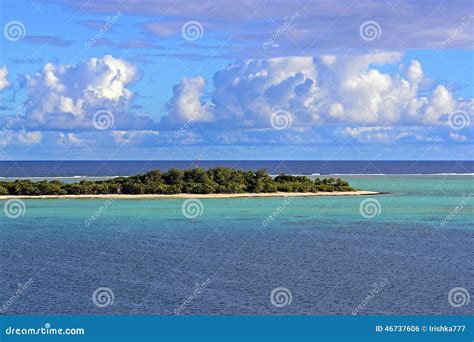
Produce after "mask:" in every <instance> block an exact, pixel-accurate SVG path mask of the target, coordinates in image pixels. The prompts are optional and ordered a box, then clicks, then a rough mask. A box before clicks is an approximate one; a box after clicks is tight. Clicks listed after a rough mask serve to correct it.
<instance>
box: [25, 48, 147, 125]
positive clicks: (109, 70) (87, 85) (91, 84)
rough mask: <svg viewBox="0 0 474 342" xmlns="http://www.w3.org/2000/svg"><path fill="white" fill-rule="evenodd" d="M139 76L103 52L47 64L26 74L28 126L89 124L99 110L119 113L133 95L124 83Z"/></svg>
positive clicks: (129, 65) (126, 65)
mask: <svg viewBox="0 0 474 342" xmlns="http://www.w3.org/2000/svg"><path fill="white" fill-rule="evenodd" d="M137 75H138V71H137V68H136V67H135V66H133V65H131V64H129V63H127V62H126V61H124V60H122V59H118V58H114V57H112V56H110V55H106V56H104V57H102V58H91V59H89V60H87V61H84V62H80V63H79V64H77V65H55V64H52V63H48V64H46V65H44V67H43V68H42V69H41V71H39V72H37V73H36V74H34V75H27V76H26V84H27V90H28V101H29V103H31V106H30V110H29V111H28V112H27V114H26V121H27V124H29V125H35V124H36V125H39V126H42V127H44V128H50V129H55V128H81V127H91V126H92V121H91V118H92V116H93V114H94V112H95V111H97V110H98V109H104V108H106V109H109V110H111V111H112V112H114V113H115V112H120V111H123V110H124V108H126V105H127V103H128V101H129V100H130V99H131V98H132V92H131V91H130V90H129V89H128V88H127V86H128V85H129V84H130V83H131V82H133V81H134V80H135V79H136V78H137Z"/></svg>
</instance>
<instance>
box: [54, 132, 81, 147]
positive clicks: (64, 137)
mask: <svg viewBox="0 0 474 342" xmlns="http://www.w3.org/2000/svg"><path fill="white" fill-rule="evenodd" d="M83 141H84V140H83V139H80V138H79V137H78V136H77V134H75V133H59V143H60V144H72V145H79V144H81V143H82V142H83Z"/></svg>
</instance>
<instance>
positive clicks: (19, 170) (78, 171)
mask: <svg viewBox="0 0 474 342" xmlns="http://www.w3.org/2000/svg"><path fill="white" fill-rule="evenodd" d="M195 165H196V162H195V161H166V160H164V161H162V160H155V161H0V177H74V176H89V177H91V176H95V177H104V176H105V177H110V176H130V175H134V174H137V173H142V172H146V171H149V170H153V169H162V170H167V169H169V168H171V167H176V168H193V167H195ZM199 166H200V167H203V168H210V167H215V166H227V167H234V168H239V169H245V170H256V169H260V168H266V169H267V170H268V172H270V174H277V173H281V172H283V173H291V174H306V175H310V174H451V173H456V174H457V173H462V174H466V173H474V161H324V160H322V161H201V162H199Z"/></svg>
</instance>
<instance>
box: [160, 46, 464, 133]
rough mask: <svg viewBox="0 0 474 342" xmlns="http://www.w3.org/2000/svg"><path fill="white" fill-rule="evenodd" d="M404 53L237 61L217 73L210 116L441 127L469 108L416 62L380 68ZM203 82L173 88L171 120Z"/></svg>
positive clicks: (183, 115) (193, 102)
mask: <svg viewBox="0 0 474 342" xmlns="http://www.w3.org/2000/svg"><path fill="white" fill-rule="evenodd" d="M401 57H402V55H401V54H400V53H398V52H375V53H369V54H364V55H359V56H346V57H337V58H336V57H335V56H332V55H324V56H322V57H320V58H313V57H281V58H270V59H263V60H247V61H243V62H237V63H234V64H231V65H229V66H227V67H226V68H224V69H222V70H220V71H218V72H216V73H215V74H214V76H213V85H214V91H213V92H212V93H211V94H210V96H211V99H212V102H213V103H214V104H215V108H214V109H213V111H212V113H207V114H208V115H209V116H211V114H212V121H214V122H215V123H217V124H222V125H225V126H233V127H238V128H258V127H270V117H271V113H272V112H274V111H276V110H285V111H288V112H289V113H291V115H292V117H293V119H294V121H293V126H292V128H298V127H316V126H319V125H322V124H328V123H342V124H364V125H366V126H397V125H400V126H403V125H405V126H406V125H408V126H409V125H432V126H436V125H444V124H445V123H446V119H447V116H448V115H449V113H451V112H453V111H454V110H455V109H456V108H459V107H463V106H465V102H466V101H463V100H460V99H458V100H456V99H455V98H454V96H453V94H452V93H451V91H450V90H449V89H448V88H446V87H445V86H443V85H438V86H437V87H435V89H434V90H433V91H431V94H430V93H429V92H430V87H431V84H430V81H429V80H428V79H427V78H426V76H425V74H424V71H423V68H422V65H421V63H420V62H419V61H416V60H412V61H411V62H410V64H409V65H408V66H407V68H403V67H402V68H401V70H402V71H403V70H405V72H404V73H390V72H386V71H381V70H380V68H379V67H381V66H386V65H394V64H396V63H399V62H400V59H401ZM204 86H205V82H204V80H203V79H202V78H201V77H196V78H193V79H183V81H182V82H181V84H180V85H177V86H175V89H174V95H173V98H172V99H171V100H170V102H169V103H170V104H172V105H171V106H170V109H171V111H170V113H169V116H168V117H167V120H169V121H172V122H183V121H185V120H186V119H187V118H189V115H190V113H193V112H196V111H198V110H199V108H200V106H201V103H202V102H203V93H204V91H203V89H204ZM427 93H428V94H429V95H428V96H426V95H425V94H427ZM470 115H472V114H470Z"/></svg>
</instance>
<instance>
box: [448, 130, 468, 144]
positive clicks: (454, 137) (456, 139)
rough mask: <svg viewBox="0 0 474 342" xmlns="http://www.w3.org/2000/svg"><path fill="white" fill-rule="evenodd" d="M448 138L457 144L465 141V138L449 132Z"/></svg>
mask: <svg viewBox="0 0 474 342" xmlns="http://www.w3.org/2000/svg"><path fill="white" fill-rule="evenodd" d="M449 137H450V138H451V140H453V141H457V142H465V141H467V137H466V136H465V135H462V134H459V133H454V132H449Z"/></svg>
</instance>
